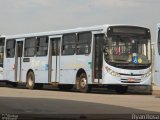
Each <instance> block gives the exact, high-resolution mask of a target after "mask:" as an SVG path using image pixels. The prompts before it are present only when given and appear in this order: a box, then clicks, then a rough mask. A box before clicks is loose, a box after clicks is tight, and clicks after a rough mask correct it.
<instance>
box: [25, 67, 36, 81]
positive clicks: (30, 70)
mask: <svg viewBox="0 0 160 120" xmlns="http://www.w3.org/2000/svg"><path fill="white" fill-rule="evenodd" d="M29 72H33V74H34V71H33V70H32V69H29V70H28V71H27V74H26V82H27V76H28V73H29ZM34 77H35V74H34Z"/></svg>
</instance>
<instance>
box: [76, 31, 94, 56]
mask: <svg viewBox="0 0 160 120" xmlns="http://www.w3.org/2000/svg"><path fill="white" fill-rule="evenodd" d="M87 33H88V34H90V40H88V41H86V40H83V41H82V42H81V41H80V39H79V35H80V34H87ZM91 43H92V32H91V31H86V32H79V33H77V42H76V55H86V54H90V53H91ZM79 45H83V46H84V45H87V46H88V52H87V53H85V52H81V53H78V48H77V47H78V46H79ZM81 48H83V47H81Z"/></svg>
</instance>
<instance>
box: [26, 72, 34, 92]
mask: <svg viewBox="0 0 160 120" xmlns="http://www.w3.org/2000/svg"><path fill="white" fill-rule="evenodd" d="M35 86H36V85H35V76H34V73H33V72H32V71H30V72H29V73H28V74H27V84H26V87H27V88H28V89H35Z"/></svg>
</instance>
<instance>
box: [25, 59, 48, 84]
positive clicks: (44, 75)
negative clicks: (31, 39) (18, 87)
mask: <svg viewBox="0 0 160 120" xmlns="http://www.w3.org/2000/svg"><path fill="white" fill-rule="evenodd" d="M24 59H26V60H27V59H29V62H24V61H25V60H23V64H22V80H23V82H26V76H27V72H28V71H29V70H32V71H33V72H34V75H35V82H36V83H48V58H47V57H37V58H36V57H30V58H24Z"/></svg>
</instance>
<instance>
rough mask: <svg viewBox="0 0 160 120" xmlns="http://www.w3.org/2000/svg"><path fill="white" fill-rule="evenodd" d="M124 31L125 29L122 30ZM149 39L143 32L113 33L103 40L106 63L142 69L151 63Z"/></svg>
mask: <svg viewBox="0 0 160 120" xmlns="http://www.w3.org/2000/svg"><path fill="white" fill-rule="evenodd" d="M124 32H125V31H124ZM150 49H151V41H150V38H149V37H148V36H147V35H145V34H134V33H125V34H123V33H114V34H109V35H108V36H107V38H106V40H105V49H104V55H105V60H106V62H107V63H109V64H111V65H113V66H116V67H119V68H124V69H125V68H126V69H144V68H147V67H149V66H150V65H151V50H150Z"/></svg>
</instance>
